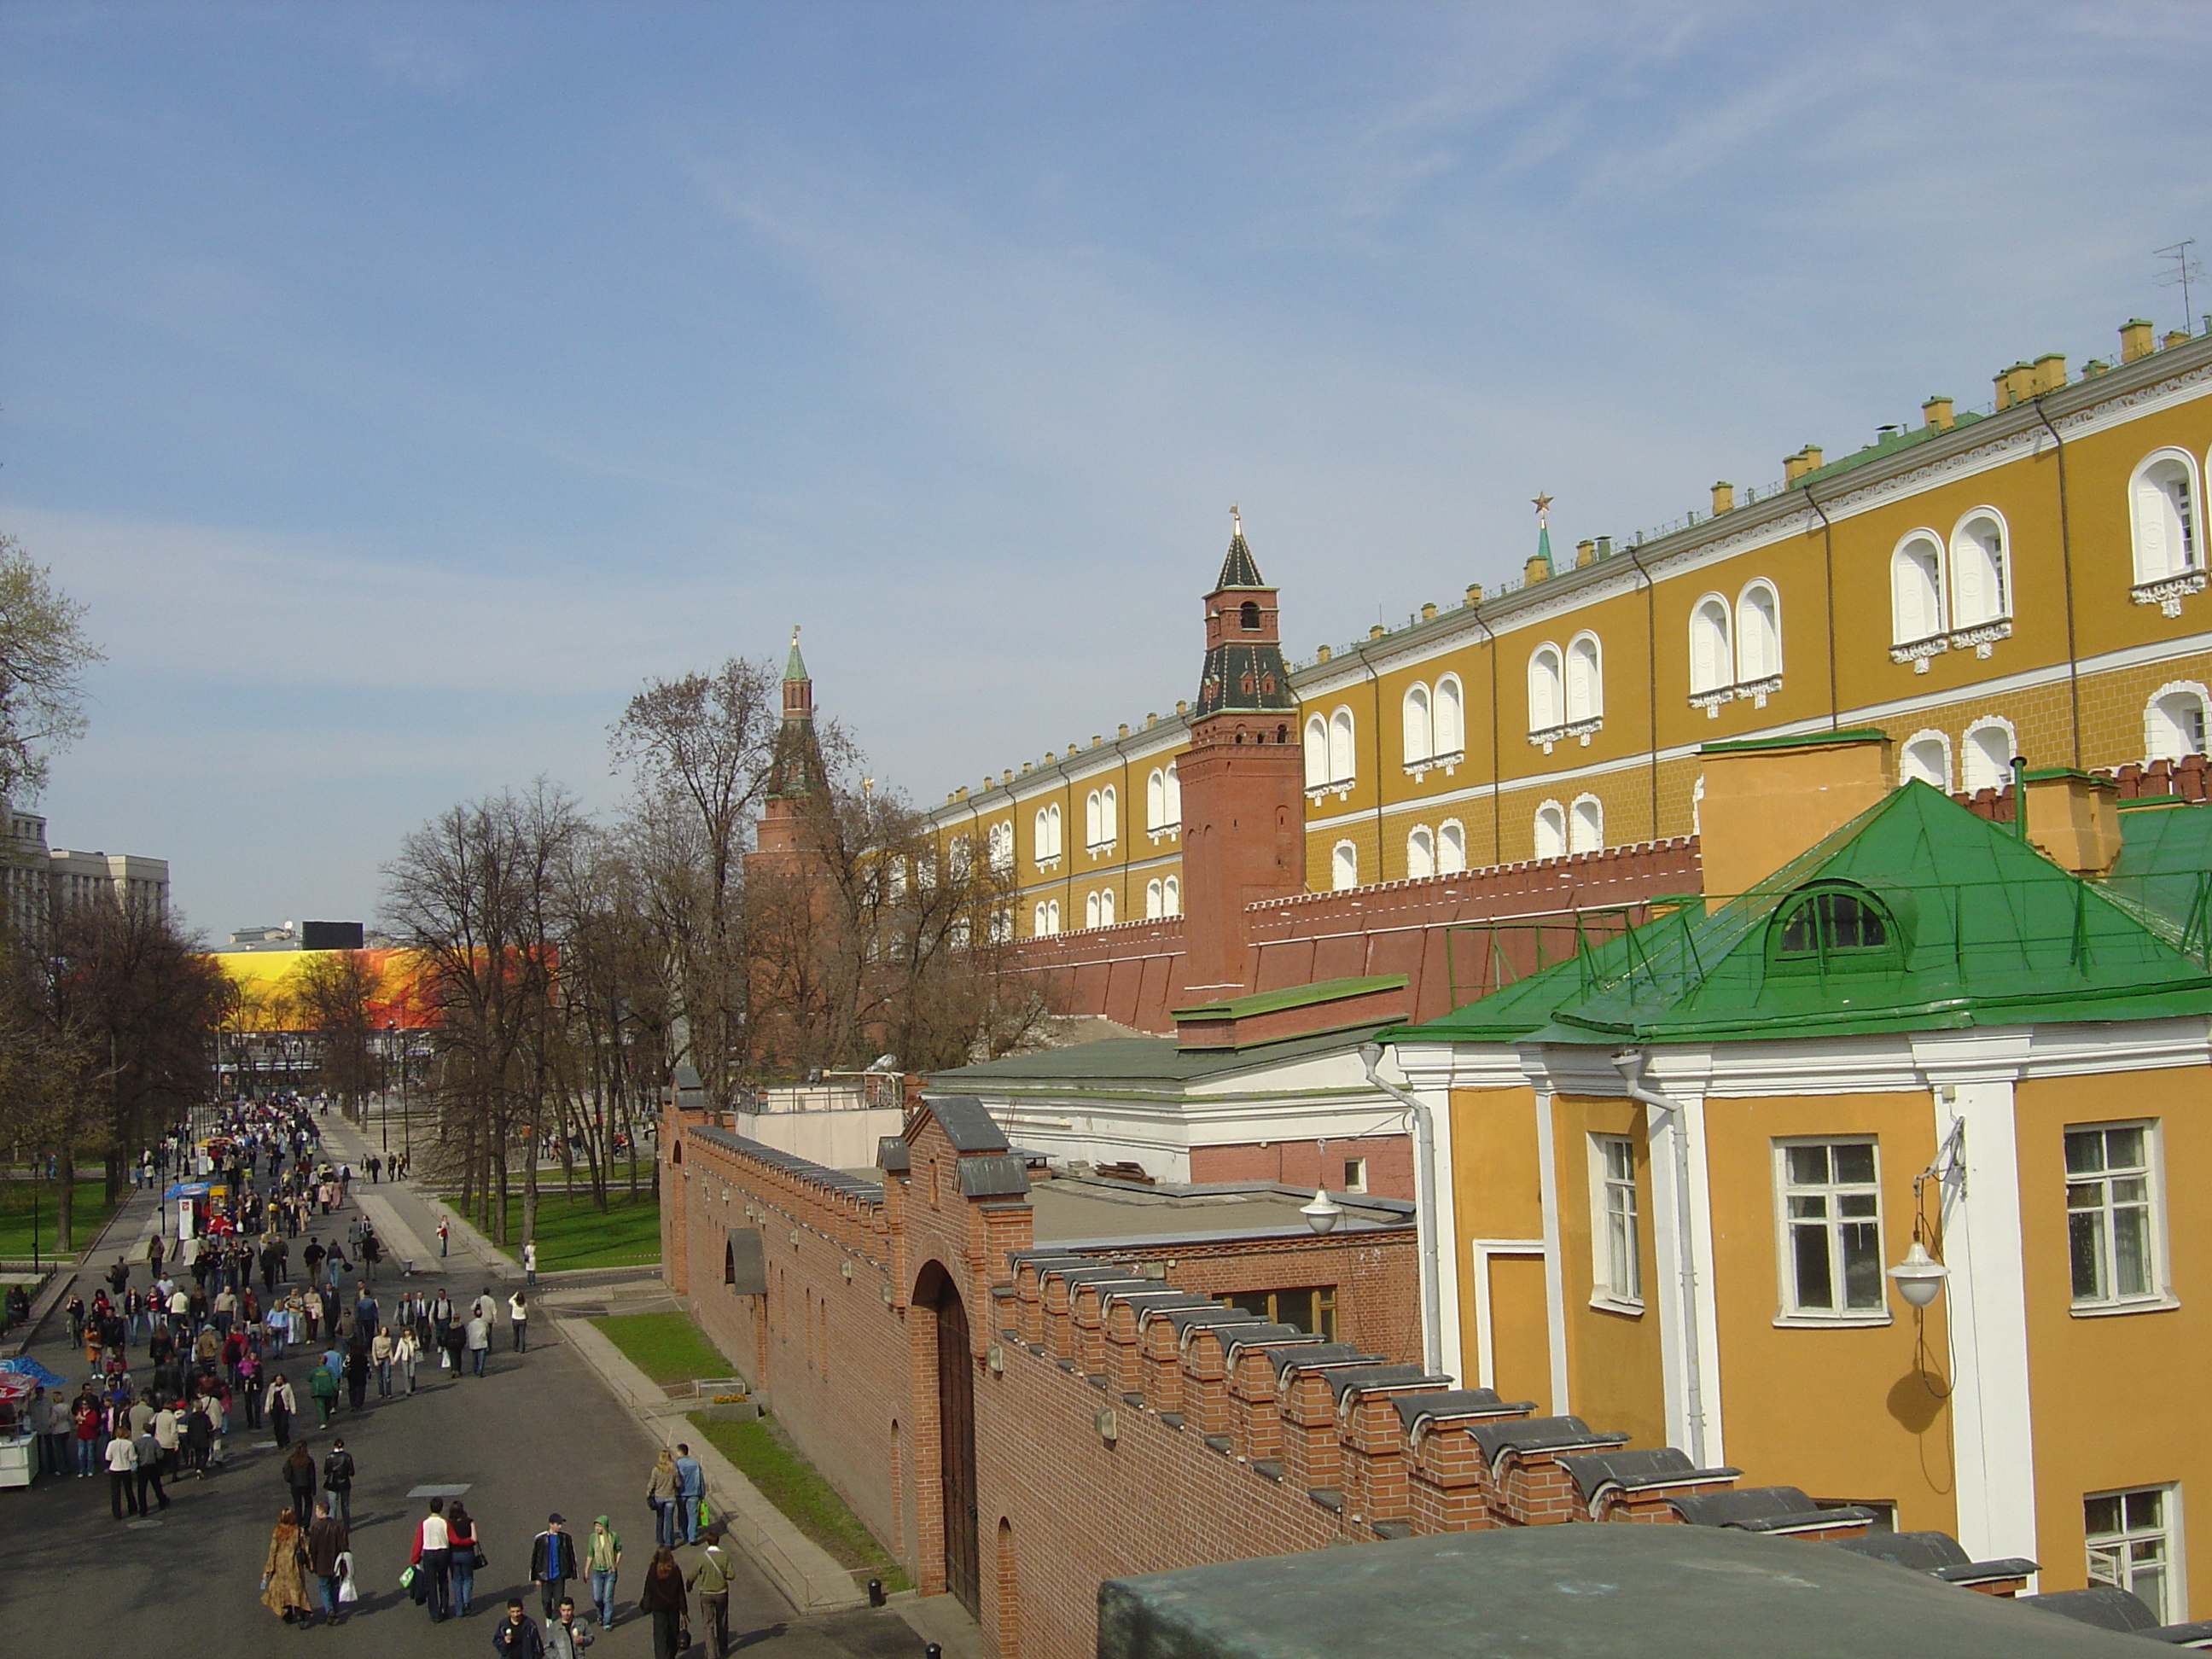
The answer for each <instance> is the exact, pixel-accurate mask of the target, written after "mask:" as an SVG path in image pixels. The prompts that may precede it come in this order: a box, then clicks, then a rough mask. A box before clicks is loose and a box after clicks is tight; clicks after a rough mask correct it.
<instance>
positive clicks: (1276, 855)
mask: <svg viewBox="0 0 2212 1659" xmlns="http://www.w3.org/2000/svg"><path fill="white" fill-rule="evenodd" d="M1190 741H1191V746H1190V748H1189V749H1188V750H1187V751H1185V753H1184V754H1183V755H1182V757H1181V758H1180V759H1179V760H1178V761H1177V762H1176V773H1177V775H1178V776H1179V777H1180V778H1181V780H1182V872H1183V896H1184V915H1185V917H1186V920H1185V921H1184V924H1183V940H1184V948H1185V950H1186V951H1187V953H1188V954H1187V955H1186V956H1185V957H1184V963H1183V994H1184V995H1185V996H1186V997H1187V998H1188V999H1189V1000H1193V1001H1203V1000H1206V999H1207V998H1210V997H1211V998H1219V997H1231V996H1237V995H1239V994H1243V992H1245V991H1248V990H1249V989H1251V988H1252V987H1251V986H1250V985H1249V983H1248V980H1249V973H1250V967H1249V963H1250V950H1249V942H1248V940H1247V939H1246V937H1245V931H1244V927H1245V915H1244V912H1245V907H1246V906H1248V905H1251V904H1255V903H1257V902H1259V901H1260V900H1261V899H1270V898H1282V897H1285V896H1288V895H1290V894H1292V893H1298V892H1303V891H1304V890H1305V833H1306V813H1305V805H1306V801H1305V760H1304V748H1303V746H1302V745H1301V744H1300V741H1299V732H1298V700H1297V694H1296V693H1295V692H1293V691H1292V690H1291V676H1290V669H1289V666H1288V665H1286V664H1285V662H1284V661H1283V647H1282V642H1281V639H1280V637H1279V634H1278V631H1277V617H1276V609H1275V590H1274V589H1273V588H1272V587H1270V586H1267V581H1266V580H1265V579H1264V578H1262V577H1261V574H1260V567H1259V564H1258V562H1256V561H1255V559H1254V558H1253V557H1252V549H1251V547H1250V546H1249V544H1247V543H1246V541H1245V539H1244V526H1243V521H1242V520H1240V519H1239V518H1238V517H1237V510H1236V508H1234V507H1231V509H1230V536H1229V556H1228V557H1227V558H1225V559H1224V560H1223V561H1222V564H1221V577H1220V580H1218V581H1217V582H1215V584H1214V586H1213V591H1212V592H1211V593H1208V594H1207V595H1206V665H1205V667H1204V669H1203V670H1201V671H1200V675H1199V684H1198V707H1197V708H1196V709H1194V711H1193V713H1192V717H1191V722H1190Z"/></svg>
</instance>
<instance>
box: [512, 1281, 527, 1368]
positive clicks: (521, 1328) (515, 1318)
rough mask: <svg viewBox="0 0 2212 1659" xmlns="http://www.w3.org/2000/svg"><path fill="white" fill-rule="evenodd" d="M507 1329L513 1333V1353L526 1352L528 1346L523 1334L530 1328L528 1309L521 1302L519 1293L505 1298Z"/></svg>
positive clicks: (520, 1293)
mask: <svg viewBox="0 0 2212 1659" xmlns="http://www.w3.org/2000/svg"><path fill="white" fill-rule="evenodd" d="M507 1328H508V1329H510V1330H512V1331H513V1333H514V1351H515V1352H517V1353H525V1352H528V1351H529V1346H530V1344H529V1343H528V1341H527V1340H526V1339H525V1338H524V1335H523V1333H524V1332H525V1331H526V1330H528V1329H529V1328H530V1308H529V1305H528V1304H526V1303H525V1302H524V1301H523V1299H522V1292H521V1291H516V1292H515V1293H514V1294H513V1296H510V1297H507Z"/></svg>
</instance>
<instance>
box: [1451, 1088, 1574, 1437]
mask: <svg viewBox="0 0 2212 1659" xmlns="http://www.w3.org/2000/svg"><path fill="white" fill-rule="evenodd" d="M1451 1126H1452V1165H1451V1180H1452V1205H1453V1224H1454V1232H1455V1237H1454V1242H1453V1248H1454V1249H1455V1251H1456V1253H1457V1259H1458V1261H1459V1264H1460V1273H1459V1280H1460V1310H1459V1316H1460V1333H1461V1336H1460V1352H1459V1355H1458V1357H1457V1360H1456V1364H1451V1363H1450V1362H1448V1365H1449V1368H1450V1369H1453V1370H1455V1371H1456V1372H1457V1374H1458V1375H1459V1376H1462V1377H1464V1378H1466V1379H1468V1383H1469V1386H1472V1385H1473V1381H1474V1378H1476V1377H1478V1376H1481V1375H1482V1355H1481V1353H1480V1348H1479V1342H1480V1332H1479V1328H1478V1325H1477V1322H1476V1318H1475V1311H1476V1310H1475V1288H1474V1287H1475V1279H1474V1265H1475V1255H1474V1241H1475V1240H1477V1239H1479V1238H1480V1239H1539V1238H1541V1237H1542V1236H1543V1231H1544V1198H1543V1183H1542V1177H1541V1173H1540V1171H1539V1168H1538V1163H1537V1146H1538V1143H1537V1139H1536V1095H1535V1091H1534V1090H1533V1089H1528V1088H1516V1089H1455V1090H1453V1091H1452V1092H1451ZM1539 1266H1540V1267H1541V1264H1539ZM1491 1287H1492V1297H1493V1302H1492V1324H1493V1328H1494V1329H1495V1330H1497V1331H1498V1335H1499V1342H1498V1346H1499V1349H1500V1351H1501V1353H1502V1354H1504V1353H1508V1352H1512V1349H1511V1346H1510V1345H1511V1343H1512V1341H1513V1334H1515V1333H1519V1334H1520V1335H1521V1336H1522V1337H1524V1338H1525V1335H1526V1328H1527V1326H1528V1322H1529V1320H1530V1318H1531V1317H1532V1315H1531V1313H1530V1311H1529V1308H1528V1305H1527V1304H1528V1275H1527V1274H1526V1273H1520V1274H1517V1275H1516V1273H1514V1272H1513V1271H1512V1269H1510V1268H1507V1269H1505V1270H1504V1271H1503V1272H1499V1273H1492V1279H1491ZM1500 1291H1504V1292H1505V1293H1507V1294H1508V1295H1509V1296H1510V1297H1513V1298H1514V1300H1513V1302H1512V1304H1511V1305H1510V1306H1508V1307H1505V1308H1502V1309H1501V1308H1500V1307H1498V1305H1497V1304H1496V1300H1495V1298H1496V1296H1497V1295H1498V1293H1499V1292H1500ZM1533 1317H1534V1319H1535V1320H1537V1321H1539V1322H1541V1321H1542V1320H1543V1319H1544V1318H1545V1317H1546V1314H1545V1302H1544V1293H1543V1275H1542V1273H1541V1271H1540V1272H1539V1273H1537V1274H1536V1275H1535V1278H1534V1314H1533ZM1547 1350H1548V1340H1547V1344H1546V1351H1547ZM1498 1391H1499V1392H1500V1393H1501V1394H1503V1395H1505V1397H1506V1398H1507V1399H1509V1400H1527V1399H1534V1398H1537V1397H1539V1396H1540V1395H1541V1397H1542V1398H1545V1399H1548V1398H1549V1397H1550V1395H1551V1369H1550V1361H1549V1359H1548V1358H1547V1359H1546V1360H1545V1363H1544V1364H1543V1365H1542V1366H1541V1368H1539V1369H1538V1370H1537V1371H1536V1373H1535V1374H1534V1375H1532V1376H1527V1377H1525V1378H1524V1377H1522V1376H1517V1375H1516V1376H1505V1375H1503V1374H1501V1375H1500V1376H1498Z"/></svg>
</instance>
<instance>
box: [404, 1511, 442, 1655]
mask: <svg viewBox="0 0 2212 1659" xmlns="http://www.w3.org/2000/svg"><path fill="white" fill-rule="evenodd" d="M407 1559H408V1562H409V1564H410V1565H412V1566H413V1567H414V1569H415V1578H414V1582H413V1583H410V1585H409V1586H408V1589H409V1591H410V1594H412V1595H413V1596H414V1598H415V1601H416V1606H418V1607H420V1606H423V1605H426V1604H427V1605H428V1607H429V1609H430V1622H431V1623H432V1624H434V1625H438V1624H443V1623H444V1622H445V1620H446V1619H447V1616H448V1615H449V1614H451V1613H452V1612H453V1599H452V1595H451V1594H450V1592H449V1589H448V1587H447V1569H448V1568H449V1567H450V1566H451V1565H452V1561H453V1547H452V1542H451V1534H448V1533H447V1530H446V1500H445V1499H444V1498H432V1499H431V1500H430V1512H429V1514H428V1515H426V1516H423V1517H422V1522H421V1523H420V1524H419V1525H417V1526H416V1528H415V1547H414V1549H413V1551H412V1552H411V1553H410V1555H409V1556H408V1558H407Z"/></svg>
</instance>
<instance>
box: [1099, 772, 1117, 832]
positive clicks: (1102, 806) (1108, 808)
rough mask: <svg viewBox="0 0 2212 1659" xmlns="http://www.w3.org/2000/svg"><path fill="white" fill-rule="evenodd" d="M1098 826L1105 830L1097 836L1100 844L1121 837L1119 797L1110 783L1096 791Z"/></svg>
mask: <svg viewBox="0 0 2212 1659" xmlns="http://www.w3.org/2000/svg"><path fill="white" fill-rule="evenodd" d="M1098 827H1099V828H1100V829H1103V830H1104V831H1105V833H1104V834H1103V835H1102V836H1099V837H1098V839H1099V841H1100V842H1101V843H1102V844H1103V843H1108V842H1116V841H1119V840H1120V839H1121V796H1120V795H1118V794H1116V793H1115V789H1114V786H1113V785H1112V784H1110V783H1109V784H1108V785H1107V786H1106V787H1104V788H1103V789H1101V790H1100V791H1099V792H1098Z"/></svg>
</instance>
